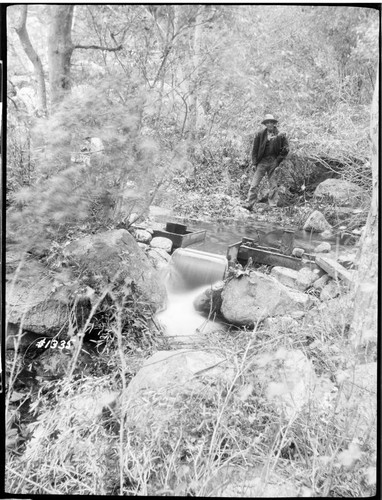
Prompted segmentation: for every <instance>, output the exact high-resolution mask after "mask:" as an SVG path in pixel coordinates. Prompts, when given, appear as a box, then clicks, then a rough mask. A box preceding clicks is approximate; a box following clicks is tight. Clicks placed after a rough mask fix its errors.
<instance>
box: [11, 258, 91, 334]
mask: <svg viewBox="0 0 382 500" xmlns="http://www.w3.org/2000/svg"><path fill="white" fill-rule="evenodd" d="M71 292H72V288H71V287H69V286H60V287H57V285H56V283H55V281H54V279H53V278H51V277H50V276H49V270H48V269H47V268H46V267H45V266H44V265H42V264H41V263H40V262H37V261H34V260H32V261H29V262H28V264H27V267H23V268H22V269H21V270H20V271H19V272H18V273H17V275H16V276H15V277H14V279H12V280H11V281H10V282H7V293H6V311H7V313H6V314H7V323H12V324H13V325H15V328H16V329H17V330H18V326H16V325H21V327H22V330H23V331H28V332H33V333H36V334H43V335H44V336H46V337H53V336H54V335H56V334H57V333H58V332H60V331H63V330H64V331H65V330H67V329H68V327H69V316H70V314H69V313H70V311H71V310H74V311H75V317H76V321H77V323H78V325H79V326H81V325H82V324H83V322H84V320H83V319H82V318H85V319H86V317H87V315H88V313H89V311H90V301H89V300H87V299H83V300H79V301H78V303H77V304H76V305H75V306H73V301H72V299H71V298H70V295H71Z"/></svg>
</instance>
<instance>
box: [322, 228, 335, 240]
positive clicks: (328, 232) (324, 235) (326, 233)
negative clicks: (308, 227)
mask: <svg viewBox="0 0 382 500" xmlns="http://www.w3.org/2000/svg"><path fill="white" fill-rule="evenodd" d="M320 236H321V238H322V239H327V238H332V236H333V231H332V230H331V229H325V231H322V233H321V234H320Z"/></svg>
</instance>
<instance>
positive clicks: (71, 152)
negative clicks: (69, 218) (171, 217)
mask: <svg viewBox="0 0 382 500" xmlns="http://www.w3.org/2000/svg"><path fill="white" fill-rule="evenodd" d="M7 20H8V39H7V41H8V73H7V78H8V131H9V133H8V152H9V153H8V160H9V161H8V168H9V183H8V190H9V201H10V202H11V200H13V201H18V202H21V203H22V204H24V205H27V200H31V199H34V200H36V201H35V202H36V203H38V202H37V198H38V197H36V194H35V193H32V192H31V190H30V189H31V187H32V188H33V187H36V186H37V185H39V184H38V183H41V182H44V183H50V184H52V182H53V184H55V185H56V187H55V188H52V189H58V187H57V186H60V189H64V188H63V186H64V185H65V184H66V185H67V190H66V191H65V190H64V193H61V194H62V195H63V196H64V198H66V199H67V200H68V199H70V198H71V197H72V198H73V197H74V198H73V202H75V203H77V202H79V200H81V203H80V204H79V206H81V207H82V208H83V216H84V217H85V216H86V214H88V213H89V207H90V205H91V204H89V202H90V198H91V199H92V202H94V199H96V198H100V199H105V198H107V197H108V196H109V195H110V193H111V195H110V196H111V198H112V199H113V200H112V204H113V206H114V207H116V206H118V207H119V208H118V209H117V212H118V211H120V208H121V206H122V205H121V203H117V201H116V200H119V201H121V197H122V196H123V193H126V191H128V186H129V185H131V184H129V183H131V182H136V181H137V180H138V179H141V182H138V184H139V188H138V191H139V193H140V195H142V196H140V200H141V202H142V203H143V205H145V204H147V203H148V202H149V201H150V200H151V198H150V193H155V194H159V195H160V189H159V190H158V187H162V188H165V189H166V190H168V188H169V186H171V184H173V183H174V180H175V183H177V182H178V183H179V182H180V183H181V184H182V183H183V185H184V183H187V182H189V180H193V182H194V183H193V186H195V182H197V173H198V172H199V173H200V172H201V171H200V168H201V166H202V165H203V169H204V171H205V172H208V175H209V176H213V177H214V178H215V180H216V182H215V184H216V186H218V185H219V186H221V182H223V180H224V179H225V178H226V179H227V176H226V174H227V168H231V170H232V168H233V169H235V168H236V167H238V166H240V165H243V164H245V163H246V162H248V160H249V151H250V146H251V140H252V136H253V133H254V132H255V131H256V129H257V128H258V127H259V124H260V122H261V119H262V116H263V115H264V114H265V113H273V114H275V115H276V116H277V117H278V118H279V121H280V124H281V126H282V127H283V130H285V132H286V133H287V134H288V136H289V137H290V142H291V145H292V155H291V159H292V161H293V158H301V157H303V158H307V159H308V160H309V159H310V160H312V161H316V160H317V159H318V161H320V162H322V161H326V162H329V163H330V162H331V161H334V162H339V163H341V164H343V165H345V167H346V166H347V167H349V166H350V167H352V168H353V167H356V173H357V175H358V177H359V178H362V179H364V181H363V182H364V183H366V184H367V183H370V180H371V174H370V172H369V173H366V174H365V171H364V169H363V170H362V169H361V171H360V170H359V168H360V167H362V166H363V165H364V164H365V163H366V162H367V159H368V156H369V151H368V121H369V105H370V102H371V97H372V91H373V87H374V83H375V78H376V68H377V61H378V36H379V12H378V10H376V9H373V8H369V7H355V6H347V7H346V6H334V5H333V6H305V5H300V6H295V5H293V6H288V5H215V4H210V5H198V4H190V5H172V4H166V5H159V4H147V5H146V4H140V5H138V4H137V5H114V4H110V5H82V4H81V5H66V6H64V5H29V6H26V5H25V6H21V5H17V6H13V7H8V9H7ZM91 137H97V138H99V140H100V141H101V143H102V144H103V147H104V152H103V155H102V158H98V159H97V160H96V158H95V156H94V155H93V154H92V153H91V152H88V153H89V154H88V158H89V155H90V156H92V158H93V159H94V161H93V162H92V163H97V165H98V170H97V168H94V169H93V170H92V171H90V170H89V167H86V166H85V163H82V164H81V165H82V166H81V168H85V169H86V168H87V169H88V170H87V177H86V178H87V179H88V181H89V185H88V186H85V185H84V184H83V183H82V185H83V188H80V187H79V185H80V184H81V182H82V181H81V182H77V181H75V179H76V178H77V177H79V178H80V179H82V180H83V179H84V177H83V174H81V173H80V172H81V168H80V166H78V165H77V166H76V161H77V160H78V158H81V154H82V159H83V158H84V155H83V152H84V150H85V149H86V144H87V143H88V142H89V138H91ZM85 156H86V155H85ZM80 163H81V162H80ZM88 163H89V162H88ZM77 164H78V161H77ZM352 168H349V172H353V173H354V168H353V170H352ZM96 172H97V173H96ZM201 175H202V174H201ZM54 176H56V177H57V176H59V177H58V179H59V180H58V181H57V179H56V180H54V179H53V177H54ZM62 176H66V178H67V179H69V181H68V183H62V182H61V181H62ZM142 178H144V179H145V181H144V182H142ZM201 178H202V177H200V176H199V181H200V179H201ZM100 179H103V180H104V182H102V184H101V183H100V182H99V181H100ZM187 179H188V180H187ZM203 182H204V184H205V183H206V182H207V180H206V179H204V180H203ZM36 183H37V184H36ZM117 186H118V188H117ZM204 187H206V185H204ZM27 191H28V193H29V194H27ZM39 191H40V193H41V191H42V190H41V185H39ZM44 191H45V192H50V191H49V190H48V189H47V187H46V185H45V188H44ZM90 191H91V194H89V192H90ZM223 191H224V189H223ZM85 192H87V195H86V196H85ZM40 196H42V195H41V194H40ZM68 197H69V198H68ZM138 198H139V197H138ZM138 198H137V197H134V198H133V200H132V205H131V206H133V205H135V204H136V203H138V202H137V199H138ZM13 201H12V202H13ZM138 204H139V203H138ZM40 205H41V204H40ZM51 205H52V203H50V204H49V208H48V209H47V210H48V211H49V213H51V210H52V206H51ZM60 210H61V209H60ZM60 210H59V211H60ZM40 212H41V210H40ZM79 213H81V210H79ZM40 215H42V214H41V213H40ZM115 215H117V213H116V212H115ZM119 215H121V214H119ZM65 218H66V215H65V214H61V215H57V219H59V220H62V221H63V220H64V219H65Z"/></svg>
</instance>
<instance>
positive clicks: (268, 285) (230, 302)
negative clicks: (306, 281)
mask: <svg viewBox="0 0 382 500" xmlns="http://www.w3.org/2000/svg"><path fill="white" fill-rule="evenodd" d="M222 299H223V301H222V306H221V312H222V314H223V316H224V317H225V318H226V320H227V321H229V322H230V323H233V324H236V325H242V326H243V325H252V324H256V323H257V322H259V321H263V320H264V319H265V318H267V317H268V316H283V315H284V314H288V313H290V312H291V310H293V309H299V310H301V309H306V308H308V307H309V306H310V305H311V304H312V300H311V298H310V297H309V296H308V295H305V294H303V293H301V292H298V291H294V290H291V289H289V288H287V287H286V286H284V285H282V284H281V283H279V282H278V281H277V279H276V278H274V277H272V276H266V275H264V274H262V273H260V272H258V271H252V272H251V273H250V274H249V276H241V277H240V278H234V279H232V280H230V281H229V282H228V283H227V284H226V285H225V287H224V290H223V292H222Z"/></svg>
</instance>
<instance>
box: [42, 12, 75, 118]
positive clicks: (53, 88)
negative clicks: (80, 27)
mask: <svg viewBox="0 0 382 500" xmlns="http://www.w3.org/2000/svg"><path fill="white" fill-rule="evenodd" d="M73 10H74V5H52V6H51V7H50V14H51V15H50V27H49V35H48V59H49V83H50V103H51V108H52V109H53V110H54V108H56V107H57V105H58V104H59V103H60V102H61V101H62V100H63V98H64V96H65V95H66V94H67V93H68V91H69V90H70V86H71V85H70V60H71V57H72V53H73V49H74V46H73V44H72V37H71V31H72V20H73Z"/></svg>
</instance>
